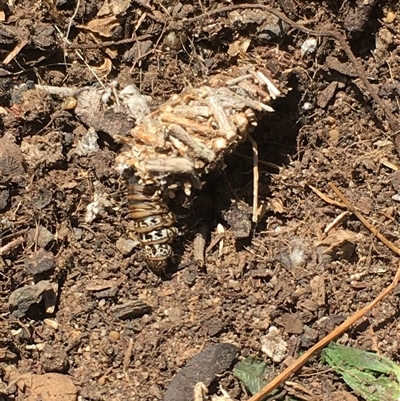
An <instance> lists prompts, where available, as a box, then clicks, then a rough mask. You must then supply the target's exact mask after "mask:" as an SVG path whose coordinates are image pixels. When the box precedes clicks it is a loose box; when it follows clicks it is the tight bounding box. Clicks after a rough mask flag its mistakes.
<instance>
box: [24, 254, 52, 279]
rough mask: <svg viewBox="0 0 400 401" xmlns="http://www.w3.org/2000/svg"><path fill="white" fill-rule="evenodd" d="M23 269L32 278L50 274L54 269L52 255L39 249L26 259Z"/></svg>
mask: <svg viewBox="0 0 400 401" xmlns="http://www.w3.org/2000/svg"><path fill="white" fill-rule="evenodd" d="M25 268H26V270H27V271H28V272H29V273H30V274H32V276H38V275H40V274H43V273H46V272H50V271H52V270H53V268H54V255H53V254H52V253H51V252H47V251H45V250H44V249H39V250H38V251H37V252H35V253H33V254H32V255H29V256H27V257H26V259H25Z"/></svg>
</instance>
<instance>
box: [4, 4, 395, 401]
mask: <svg viewBox="0 0 400 401" xmlns="http://www.w3.org/2000/svg"><path fill="white" fill-rule="evenodd" d="M261 3H262V4H265V5H268V6H270V7H273V8H274V10H277V11H279V12H281V13H284V14H285V15H286V16H287V17H288V18H289V19H290V20H292V21H295V22H296V23H297V24H291V23H290V21H289V22H288V21H286V22H283V21H282V20H281V19H280V18H278V17H276V16H274V15H273V14H270V13H268V12H266V10H263V9H260V8H258V9H254V8H251V7H249V8H241V9H234V8H233V7H232V5H234V4H232V3H231V2H225V3H220V2H216V1H208V2H204V3H203V2H190V1H182V2H179V1H178V0H170V1H160V2H156V1H154V2H153V1H144V0H137V1H131V0H129V1H125V0H123V1H113V0H109V1H105V2H104V3H101V2H96V1H93V0H81V1H77V2H68V1H64V0H57V1H55V2H51V1H45V0H43V1H39V2H33V1H32V0H22V1H20V2H12V1H4V2H1V3H0V21H1V22H0V43H1V46H0V60H1V64H0V117H1V119H0V213H1V214H0V223H1V237H0V238H1V243H0V297H1V298H0V299H1V300H0V311H1V315H0V316H1V318H0V400H37V399H43V400H76V399H77V397H80V398H79V399H81V400H98V401H100V400H124V401H125V400H141V401H145V400H149V401H150V400H151V401H153V400H162V399H164V400H166V401H169V400H175V401H176V400H178V401H179V400H191V399H192V388H191V386H190V385H187V386H186V387H187V388H186V390H185V391H187V392H186V393H185V392H184V391H183V390H182V391H178V390H177V386H176V382H175V384H174V382H173V381H172V380H173V379H174V377H178V378H179V376H177V374H179V372H180V371H181V369H182V368H184V367H185V366H186V367H187V366H189V367H190V366H192V368H191V372H192V373H190V374H189V373H188V372H189V370H187V371H186V376H185V377H186V379H187V380H189V382H190V380H191V379H190V375H191V374H192V375H193V374H197V373H198V372H199V371H201V372H203V371H204V377H202V380H203V381H204V383H205V384H206V386H209V391H210V394H213V393H214V394H221V392H220V391H221V390H220V389H219V385H221V386H222V388H223V389H224V390H225V391H226V392H227V393H228V394H229V396H230V397H231V399H232V400H237V401H245V400H247V399H249V397H250V394H249V393H248V392H247V390H246V389H245V387H244V386H243V385H242V384H241V382H240V381H239V380H238V379H237V378H235V377H234V376H233V373H232V368H233V366H234V364H235V363H236V362H237V361H240V360H243V359H244V358H246V357H248V356H255V357H257V358H259V359H262V360H265V361H266V362H267V363H268V364H269V367H268V369H267V377H266V378H265V380H266V381H268V380H270V379H272V378H273V377H275V376H276V375H277V374H278V373H279V371H281V370H282V369H284V368H285V366H287V364H289V363H290V358H291V357H292V358H296V357H297V356H298V355H300V354H302V353H304V351H305V350H307V349H309V348H310V347H311V346H312V345H313V344H315V343H316V342H317V341H318V339H320V338H322V337H324V336H325V335H326V334H328V333H329V332H330V331H332V329H333V328H335V327H336V326H337V325H338V324H340V323H341V322H343V321H344V320H345V319H346V318H347V317H349V316H351V315H352V314H353V313H354V312H356V311H357V310H359V309H360V308H362V307H363V306H365V305H366V304H367V303H368V302H370V301H372V300H373V299H374V298H375V297H376V296H377V295H378V293H379V292H380V291H381V290H382V289H383V288H385V287H386V286H387V285H388V284H389V283H390V282H391V280H392V278H393V275H394V273H395V271H396V270H397V268H398V258H397V255H396V254H395V253H393V252H392V251H391V250H389V249H388V248H387V247H386V246H385V245H383V244H382V243H381V242H380V241H379V240H378V239H377V238H376V236H375V235H373V234H371V232H370V231H368V230H367V228H366V227H365V226H364V225H363V224H362V223H361V222H360V221H359V220H358V219H357V218H356V217H355V216H353V215H352V214H351V213H343V212H345V211H346V209H345V208H341V207H339V206H338V205H336V204H334V203H329V202H327V200H326V199H324V198H323V197H321V196H319V195H318V194H317V193H316V191H315V190H313V188H316V189H318V190H319V191H321V192H322V193H323V194H325V195H327V196H328V197H329V198H331V199H334V200H336V201H338V199H337V198H336V196H335V195H334V193H333V192H332V190H331V189H330V187H329V185H328V183H329V182H333V183H334V184H335V185H336V186H337V187H338V188H339V189H340V190H341V191H342V192H343V193H344V194H345V195H346V197H347V198H348V199H349V200H350V201H351V202H352V204H353V205H354V206H356V207H357V208H358V210H359V211H360V212H361V213H362V214H363V215H364V216H365V217H366V218H367V219H368V220H369V221H370V222H371V223H372V224H373V225H374V226H375V227H376V228H377V229H378V230H379V231H380V232H381V233H382V234H383V235H385V236H386V237H387V238H388V239H390V240H391V241H393V242H394V243H395V244H399V238H400V232H399V229H398V225H397V224H398V221H399V218H398V201H399V199H400V198H399V193H398V191H399V190H400V184H399V182H400V181H399V180H400V178H399V173H398V171H397V169H398V166H399V164H400V163H399V160H398V159H399V153H398V152H399V143H400V142H399V141H397V140H396V138H397V137H396V135H395V134H396V129H397V127H396V117H395V116H396V115H397V114H398V112H399V104H398V95H399V81H398V78H397V77H398V76H399V74H400V62H399V44H400V36H399V34H398V32H399V23H400V22H399V21H400V19H399V17H396V13H397V12H398V5H397V3H396V2H384V1H377V0H375V1H372V0H371V1H369V2H368V1H362V0H355V1H352V2H349V1H322V2H321V1H315V2H314V1H308V2H295V1H293V0H281V1H272V0H271V1H264V2H261ZM221 7H228V9H227V10H226V11H224V12H218V13H216V12H213V11H215V10H217V9H219V8H221ZM229 7H231V8H230V9H229ZM197 17H198V18H197ZM302 28H310V29H313V30H315V31H318V32H319V33H320V34H321V35H316V34H312V33H311V32H308V33H307V32H306V30H305V29H302ZM329 32H331V33H330V34H329ZM332 32H334V33H335V32H340V33H341V35H342V36H341V37H343V38H344V39H345V43H344V44H343V42H340V40H339V41H338V40H337V38H338V36H337V35H335V34H332ZM346 44H347V45H346ZM346 46H347V47H346ZM349 51H350V52H351V54H353V55H354V57H353V59H352V58H351V57H349ZM243 60H247V61H248V62H251V63H254V64H255V65H263V66H265V67H268V69H269V70H270V71H271V73H272V74H273V75H274V78H275V79H276V82H277V83H278V84H279V85H281V86H284V88H285V90H286V95H285V96H282V97H280V98H279V99H277V100H276V101H275V102H273V103H272V104H271V105H272V107H273V108H274V110H275V112H274V113H269V114H268V115H267V116H266V117H265V118H263V119H262V120H261V121H259V123H258V126H257V129H256V130H255V132H254V133H253V135H252V136H253V138H254V140H255V141H256V142H257V144H258V152H259V185H258V189H259V195H258V202H259V205H260V207H261V209H260V210H261V214H260V217H259V221H258V223H257V224H254V223H252V221H251V220H252V204H253V161H252V160H253V159H252V158H253V154H252V146H251V143H250V142H248V141H247V142H245V143H243V144H242V145H240V146H239V147H238V148H237V149H236V151H235V152H234V153H232V154H231V155H229V156H227V157H226V158H225V164H226V168H225V169H224V170H223V171H221V170H218V171H215V172H213V173H210V174H208V175H205V176H203V177H202V179H203V181H204V183H205V185H204V188H203V189H202V190H201V191H198V192H196V193H194V195H193V197H192V198H191V201H190V202H189V203H186V204H184V205H181V204H179V202H178V201H176V202H175V201H174V200H172V201H171V202H170V206H171V208H172V209H173V210H174V211H175V213H176V215H177V227H178V229H179V232H180V235H179V236H178V238H177V240H176V241H175V242H174V245H173V246H174V249H175V252H176V257H175V259H174V260H173V261H172V266H170V269H169V271H168V272H167V273H166V274H165V275H164V276H162V277H159V276H157V275H155V274H154V273H153V272H152V271H151V270H150V269H149V268H148V267H147V265H146V263H145V261H144V259H143V255H142V252H141V249H140V246H139V243H138V241H137V239H136V238H135V237H134V236H133V235H132V234H133V233H132V219H131V218H130V216H129V211H128V206H127V196H126V192H127V189H126V182H125V180H124V179H123V178H122V177H121V176H120V175H119V173H118V171H117V170H116V169H115V158H116V156H117V155H118V154H119V152H120V151H121V146H122V145H121V143H119V142H118V141H117V140H116V136H115V137H114V136H113V134H112V133H113V132H114V131H115V132H117V131H118V132H120V131H121V130H123V129H125V128H126V127H125V126H124V124H126V121H121V120H120V119H118V118H115V116H114V119H112V118H111V117H109V116H108V115H107V114H106V113H103V114H102V115H101V116H97V115H96V116H95V119H93V118H92V119H91V120H90V119H89V117H88V114H90V113H88V112H87V110H86V114H85V110H83V111H82V108H81V110H80V111H79V109H77V107H78V106H77V105H76V96H72V97H71V96H69V95H70V92H68V90H67V91H66V90H65V88H70V90H71V93H72V94H76V93H77V92H76V89H77V88H82V87H88V86H89V87H94V88H99V87H100V83H99V82H101V84H102V85H104V86H105V87H106V88H109V87H110V85H111V88H114V89H113V90H114V92H112V91H111V92H110V93H109V96H110V97H111V98H112V97H113V96H114V95H115V93H116V92H118V91H120V90H121V88H124V87H125V86H127V85H132V84H134V85H136V87H137V88H138V90H139V91H140V93H142V94H143V95H146V96H148V97H149V98H148V100H149V104H150V107H151V108H153V109H154V108H156V107H157V105H159V104H161V103H162V102H164V101H166V100H167V99H168V98H170V96H171V95H173V94H177V93H180V91H181V90H182V89H183V88H185V87H187V86H189V85H193V86H198V85H201V83H202V82H203V81H204V80H205V79H207V78H209V77H212V76H213V75H215V74H217V73H220V72H221V71H224V70H228V69H229V68H230V67H232V66H233V65H236V64H238V63H240V62H241V61H243ZM354 60H355V62H356V63H357V62H358V64H355V63H354ZM357 65H361V66H362V70H361V73H360V70H359V69H357ZM96 77H97V78H96ZM365 79H367V80H368V82H370V84H371V85H370V86H371V88H372V92H373V93H371V88H369V87H367V85H366V84H365ZM368 82H367V84H368ZM40 85H41V86H40ZM50 87H52V88H53V87H62V88H64V92H62V93H61V94H58V95H57V94H55V93H54V88H53V89H51V90H50ZM50 92H52V93H50ZM374 93H375V97H374ZM150 99H151V100H150ZM94 120H95V121H94ZM124 127H125V128H124ZM128 128H129V127H128ZM342 213H343V215H342V216H341V218H340V220H338V221H336V223H335V224H334V225H333V226H332V227H330V225H331V224H332V223H333V222H334V221H335V219H336V218H337V217H338V216H340V215H341V214H342ZM200 228H201V230H203V232H205V233H206V234H207V235H206V245H205V246H206V251H207V252H206V261H205V265H204V267H202V268H199V267H198V265H196V264H195V263H193V262H192V261H193V247H194V245H193V244H194V240H195V238H196V235H198V232H199V230H200ZM201 230H200V231H201ZM178 266H180V268H178ZM398 314H399V300H398V296H397V295H396V294H392V295H390V296H388V297H387V298H385V299H384V300H383V301H382V302H381V303H380V304H379V305H378V306H377V307H376V308H374V309H373V311H372V313H370V314H369V315H368V316H367V317H365V318H364V319H363V320H361V321H360V322H359V323H358V324H357V325H356V326H354V327H352V328H351V329H350V330H348V331H347V333H346V334H345V335H344V336H343V337H342V338H341V343H343V344H347V345H350V346H353V347H357V348H361V349H366V350H372V351H375V352H378V353H380V354H382V355H385V356H387V357H389V358H391V359H393V360H395V361H398V359H399V355H398V349H399V334H398V333H399V327H398V323H397V319H398ZM221 343H228V344H231V345H228V346H227V345H223V346H221V345H218V344H221ZM274 344H275V345H274ZM276 344H279V347H276ZM213 345H215V346H216V347H217V348H211V349H212V350H215V354H214V353H213V352H210V351H209V349H210V348H209V347H210V346H213ZM204 350H206V351H205V354H201V351H204ZM196 355H198V357H197V359H193V358H196ZM215 358H217V361H218V364H217V363H216V362H215ZM217 365H218V366H217ZM193 366H194V367H195V368H193ZM210 368H212V369H211V370H208V369H210ZM193 372H195V373H193ZM186 379H185V380H186ZM214 379H216V380H214ZM176 380H178V379H176ZM179 380H183V379H182V376H181V377H180V379H179ZM171 383H172V384H171ZM179 383H180V384H179V386H178V388H182V389H184V388H185V385H186V384H187V383H188V382H186V384H185V382H184V381H183V382H182V381H181V382H179ZM167 389H168V391H167ZM177 391H178V393H177ZM274 397H275V398H274V399H276V400H321V401H322V400H339V399H340V400H344V399H345V400H356V399H357V398H356V396H355V395H352V394H351V390H350V389H349V388H348V387H346V385H345V384H344V383H343V382H342V381H341V380H340V379H339V378H338V377H337V376H336V375H335V374H334V373H332V372H331V371H330V370H329V369H327V366H326V365H324V364H323V363H322V362H321V360H320V359H319V357H318V356H317V357H315V358H313V359H312V360H311V361H310V362H309V363H308V364H307V366H306V367H305V368H303V369H302V370H301V371H300V372H299V373H297V374H296V375H295V376H294V377H293V378H292V379H291V382H289V383H288V384H286V385H284V386H281V387H280V391H279V394H277V395H275V396H274Z"/></svg>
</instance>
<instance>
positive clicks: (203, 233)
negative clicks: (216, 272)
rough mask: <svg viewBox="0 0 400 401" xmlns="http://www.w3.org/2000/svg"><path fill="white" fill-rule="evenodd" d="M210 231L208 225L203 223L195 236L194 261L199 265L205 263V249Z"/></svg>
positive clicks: (201, 265)
mask: <svg viewBox="0 0 400 401" xmlns="http://www.w3.org/2000/svg"><path fill="white" fill-rule="evenodd" d="M208 231H209V230H208V227H207V226H206V225H205V224H202V225H201V226H200V227H199V229H198V232H197V233H196V236H195V237H194V241H193V255H194V261H195V262H196V264H197V266H199V267H203V266H204V263H205V258H204V249H205V247H206V238H207V236H208Z"/></svg>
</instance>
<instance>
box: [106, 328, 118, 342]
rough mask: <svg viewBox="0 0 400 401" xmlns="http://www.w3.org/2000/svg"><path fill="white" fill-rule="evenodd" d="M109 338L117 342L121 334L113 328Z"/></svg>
mask: <svg viewBox="0 0 400 401" xmlns="http://www.w3.org/2000/svg"><path fill="white" fill-rule="evenodd" d="M108 338H109V339H110V341H111V342H112V343H116V342H117V341H118V340H119V338H120V334H119V333H118V331H115V330H112V331H110V334H109V335H108Z"/></svg>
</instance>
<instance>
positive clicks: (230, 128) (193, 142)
mask: <svg viewBox="0 0 400 401" xmlns="http://www.w3.org/2000/svg"><path fill="white" fill-rule="evenodd" d="M269 76H270V74H269V72H268V71H267V70H265V69H263V68H262V69H259V68H256V67H254V66H252V65H243V66H240V67H232V68H231V69H229V70H228V71H224V72H222V73H220V74H217V75H214V76H212V77H210V78H209V79H208V80H207V81H206V82H204V83H203V84H202V85H199V86H197V87H189V88H186V89H185V90H183V91H182V92H181V93H180V94H176V95H173V96H172V97H171V98H170V99H169V100H168V101H167V102H165V103H163V104H161V105H159V106H158V107H157V108H156V109H154V110H153V111H152V112H149V113H148V114H146V115H145V116H143V118H141V120H140V121H139V123H138V125H136V126H135V127H134V128H133V129H132V130H131V132H130V135H128V136H127V137H125V139H124V144H125V146H124V149H123V150H122V152H121V153H120V154H119V156H118V157H117V159H116V169H117V170H118V171H119V172H120V173H123V172H124V171H132V170H133V171H134V174H135V177H137V178H138V180H139V181H134V180H135V178H133V179H132V180H130V183H129V208H130V210H131V214H132V218H133V219H134V221H135V229H136V233H137V235H138V237H139V240H140V242H141V244H142V246H143V248H144V253H145V257H146V259H147V261H148V264H149V265H150V268H152V269H153V270H154V271H156V272H162V271H164V269H165V267H166V265H167V259H168V257H169V256H171V255H172V248H171V245H170V244H171V242H172V240H173V238H174V237H175V236H176V229H175V228H174V227H173V224H174V217H173V215H172V214H171V213H170V211H169V209H168V207H167V205H166V204H165V203H164V202H163V200H162V197H161V195H160V194H162V193H165V192H166V191H167V192H168V193H171V194H172V193H173V192H176V191H177V190H179V191H182V192H183V193H184V194H185V195H186V196H190V195H191V190H192V188H195V189H201V188H202V185H203V183H204V181H203V180H202V176H203V175H204V174H207V173H208V172H210V171H212V170H216V169H221V168H223V166H224V164H223V159H224V157H225V156H226V155H227V154H229V153H231V152H232V151H233V150H234V149H235V148H236V147H237V146H238V144H239V143H241V142H243V141H245V140H246V138H247V136H248V135H249V134H250V133H251V132H252V131H253V129H254V128H255V127H256V126H257V123H258V122H259V120H260V118H262V117H263V116H264V115H265V114H266V113H268V112H271V111H273V109H272V108H271V107H270V105H269V103H271V101H272V100H273V99H275V98H277V97H278V96H280V95H281V94H282V93H283V92H282V91H281V90H280V89H278V88H277V87H276V86H275V84H274V83H273V82H272V80H271V79H270V78H269ZM138 182H140V183H143V184H138Z"/></svg>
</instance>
